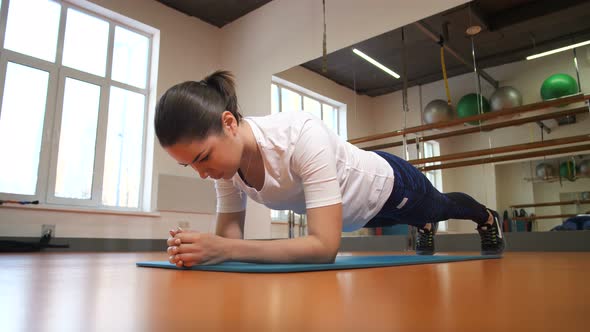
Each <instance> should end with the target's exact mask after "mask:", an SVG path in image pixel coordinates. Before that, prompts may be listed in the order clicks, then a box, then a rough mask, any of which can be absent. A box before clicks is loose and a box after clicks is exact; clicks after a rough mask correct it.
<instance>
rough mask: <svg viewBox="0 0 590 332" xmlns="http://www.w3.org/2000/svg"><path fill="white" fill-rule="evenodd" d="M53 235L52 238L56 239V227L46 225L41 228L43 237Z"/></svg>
mask: <svg viewBox="0 0 590 332" xmlns="http://www.w3.org/2000/svg"><path fill="white" fill-rule="evenodd" d="M47 233H51V237H55V225H47V224H44V225H43V226H41V236H43V235H45V234H47Z"/></svg>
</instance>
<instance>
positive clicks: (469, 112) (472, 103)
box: [457, 93, 490, 125]
mask: <svg viewBox="0 0 590 332" xmlns="http://www.w3.org/2000/svg"><path fill="white" fill-rule="evenodd" d="M478 96H481V95H478V94H475V93H470V94H468V95H465V96H463V98H461V100H459V103H458V104H457V116H458V117H459V118H466V117H468V116H473V115H478V114H479V112H478V104H479V101H480V98H479V97H478ZM481 102H482V113H487V112H489V111H490V103H489V102H488V100H487V99H486V98H485V97H483V96H481ZM480 122H483V121H471V122H469V124H471V125H478V124H479V123H480Z"/></svg>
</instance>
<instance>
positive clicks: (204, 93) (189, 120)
mask: <svg viewBox="0 0 590 332" xmlns="http://www.w3.org/2000/svg"><path fill="white" fill-rule="evenodd" d="M226 110H227V111H229V112H231V113H232V114H233V115H234V117H235V118H236V120H237V121H238V124H239V123H240V120H241V119H242V115H241V114H240V113H239V112H238V99H237V97H236V91H235V83H234V77H233V75H232V74H231V73H230V72H229V71H221V70H218V71H216V72H214V73H213V74H211V75H209V76H207V77H206V78H205V79H203V80H202V81H199V82H195V81H187V82H184V83H180V84H177V85H175V86H173V87H171V88H170V89H168V91H166V92H165V93H164V95H162V97H160V100H159V101H158V104H157V105H156V116H155V118H154V126H155V129H156V136H157V137H158V140H159V141H160V144H161V145H162V146H164V147H166V146H171V145H174V144H176V143H178V142H180V141H190V140H194V139H204V138H206V137H207V136H209V135H210V134H219V133H220V132H221V128H222V127H221V113H223V112H224V111H226Z"/></svg>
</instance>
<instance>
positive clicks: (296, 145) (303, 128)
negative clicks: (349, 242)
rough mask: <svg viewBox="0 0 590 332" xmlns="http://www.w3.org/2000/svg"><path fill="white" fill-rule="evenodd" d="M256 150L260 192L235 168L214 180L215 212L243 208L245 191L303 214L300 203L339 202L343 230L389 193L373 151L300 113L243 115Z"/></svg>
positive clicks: (385, 168) (384, 168)
mask: <svg viewBox="0 0 590 332" xmlns="http://www.w3.org/2000/svg"><path fill="white" fill-rule="evenodd" d="M244 120H245V121H248V124H250V127H251V128H252V131H253V132H254V136H255V138H256V142H257V144H258V147H259V149H260V151H261V153H262V160H263V162H264V168H265V174H264V185H263V187H262V189H261V190H260V191H258V190H256V189H254V188H252V187H250V186H248V185H247V184H246V183H244V181H243V180H242V178H241V177H240V175H239V174H238V173H236V174H235V175H234V176H233V178H232V179H230V180H224V179H221V180H216V181H215V189H216V191H217V212H220V213H229V212H238V211H243V210H245V208H246V196H248V197H250V198H251V199H253V200H254V201H256V202H258V203H261V204H264V205H265V206H267V207H269V208H271V209H275V210H293V211H295V212H296V213H299V214H303V213H305V211H306V208H316V207H321V206H328V205H333V204H337V203H342V211H343V225H342V229H343V231H353V230H356V229H359V228H361V227H363V226H364V225H365V224H366V223H367V222H368V221H369V220H370V219H371V218H372V217H374V216H375V215H376V214H377V213H378V212H379V210H380V209H381V207H382V206H383V204H385V202H386V201H387V199H388V198H389V195H390V193H391V191H392V188H393V176H394V175H393V170H392V168H391V166H390V165H389V164H388V163H387V161H385V159H383V158H381V157H380V156H379V155H377V154H376V153H374V152H370V151H364V150H361V149H359V148H357V147H356V146H354V145H352V144H350V143H348V142H346V141H344V140H343V139H342V138H340V137H339V136H338V135H336V133H334V132H333V131H332V130H330V129H329V128H328V127H327V126H326V125H325V124H324V123H323V122H322V121H321V120H320V119H318V118H317V117H315V116H313V115H311V114H309V113H306V112H285V113H278V114H275V115H270V116H265V117H248V118H245V119H244Z"/></svg>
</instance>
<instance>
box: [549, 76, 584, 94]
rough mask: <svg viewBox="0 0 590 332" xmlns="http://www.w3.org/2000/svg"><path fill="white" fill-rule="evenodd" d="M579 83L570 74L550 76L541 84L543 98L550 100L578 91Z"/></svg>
mask: <svg viewBox="0 0 590 332" xmlns="http://www.w3.org/2000/svg"><path fill="white" fill-rule="evenodd" d="M578 92H579V91H578V83H577V82H576V80H575V79H574V78H573V77H571V76H570V75H568V74H555V75H551V76H549V77H548V78H547V79H546V80H545V81H544V82H543V85H541V98H543V100H549V99H554V98H560V97H563V96H568V95H573V94H576V93H578Z"/></svg>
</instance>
